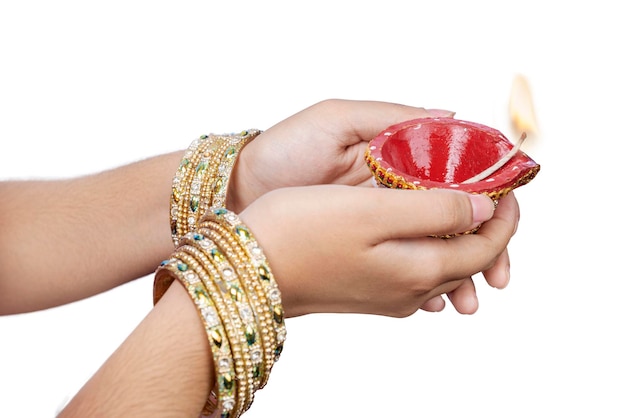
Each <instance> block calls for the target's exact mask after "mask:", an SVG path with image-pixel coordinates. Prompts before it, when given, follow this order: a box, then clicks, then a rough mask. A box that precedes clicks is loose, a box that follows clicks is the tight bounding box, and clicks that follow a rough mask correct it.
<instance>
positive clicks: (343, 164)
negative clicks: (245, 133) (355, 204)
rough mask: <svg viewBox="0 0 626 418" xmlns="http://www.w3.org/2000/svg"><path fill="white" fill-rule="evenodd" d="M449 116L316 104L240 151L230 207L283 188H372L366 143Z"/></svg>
mask: <svg viewBox="0 0 626 418" xmlns="http://www.w3.org/2000/svg"><path fill="white" fill-rule="evenodd" d="M452 115H453V112H449V111H446V110H426V109H423V108H416V107H410V106H404V105H400V104H393V103H384V102H375V101H352V100H338V99H334V100H326V101H323V102H320V103H317V104H315V105H313V106H311V107H309V108H307V109H304V110H303V111H301V112H299V113H296V114H295V115H293V116H291V117H289V118H287V119H285V120H284V121H282V122H280V123H278V124H277V125H275V126H273V127H271V128H270V129H268V130H266V131H265V132H263V133H262V134H261V135H259V137H257V138H256V139H254V140H253V141H252V142H251V143H249V144H248V145H246V146H245V147H244V148H243V150H242V151H241V154H240V155H239V158H238V162H237V165H236V166H235V169H234V172H233V175H232V178H231V181H230V190H229V192H228V194H229V205H228V206H229V208H231V209H232V210H234V211H235V212H240V211H241V210H243V209H244V208H245V207H246V206H248V205H249V204H250V203H251V202H253V201H254V200H255V199H257V198H258V197H259V196H262V195H263V194H265V193H267V192H269V191H271V190H274V189H278V188H281V187H292V186H308V185H317V184H346V185H352V186H355V185H361V184H362V185H370V184H371V183H370V181H371V178H372V176H371V173H370V172H369V170H368V169H367V167H366V165H365V159H364V156H365V148H366V146H367V143H368V142H369V140H371V139H372V138H373V137H374V136H376V135H377V134H378V133H380V132H381V131H382V130H383V129H385V128H387V127H388V126H390V125H393V124H396V123H399V122H402V121H405V120H410V119H415V118H424V117H443V116H447V117H450V116H452Z"/></svg>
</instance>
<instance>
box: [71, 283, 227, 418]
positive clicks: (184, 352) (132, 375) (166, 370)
mask: <svg viewBox="0 0 626 418" xmlns="http://www.w3.org/2000/svg"><path fill="white" fill-rule="evenodd" d="M213 376H214V371H213V363H212V359H211V355H210V348H209V343H208V341H207V338H206V332H205V331H204V328H203V325H202V323H201V321H200V318H199V317H198V314H197V312H196V309H195V307H194V304H193V303H192V302H191V301H190V299H189V296H188V295H187V293H186V291H185V289H184V288H183V287H182V286H181V285H180V284H179V283H178V282H177V281H174V283H173V284H172V285H171V287H170V289H169V290H168V291H167V292H166V294H165V295H164V296H163V298H162V299H161V300H160V301H159V303H157V304H156V306H155V308H154V309H153V310H152V312H151V313H150V314H149V315H148V316H147V317H146V319H144V321H143V322H142V323H141V324H140V325H139V326H138V327H137V329H136V330H135V331H134V332H133V333H132V334H131V335H130V336H129V337H128V338H127V340H126V341H125V342H124V343H123V344H122V345H121V346H120V348H119V349H118V350H117V351H116V352H115V353H114V354H113V355H112V356H111V357H110V358H109V359H108V360H107V361H106V363H105V364H104V365H103V366H102V367H101V368H100V369H99V370H98V372H97V373H96V374H95V375H94V376H93V377H92V378H91V379H90V380H89V382H88V383H87V384H86V385H85V386H84V387H83V388H82V389H81V390H80V391H79V393H78V394H77V395H76V396H75V397H74V399H73V400H72V401H71V402H70V403H69V405H68V406H67V407H66V408H65V410H64V411H63V412H62V413H61V415H59V417H65V418H68V417H100V416H107V417H122V416H124V417H127V416H132V417H138V418H139V417H150V418H157V417H171V416H177V417H193V416H196V417H197V416H198V415H199V413H200V410H201V409H202V407H203V406H204V403H205V401H206V398H207V395H208V393H209V388H210V387H212V386H213V385H214V383H215V381H214V380H215V379H214V377H213Z"/></svg>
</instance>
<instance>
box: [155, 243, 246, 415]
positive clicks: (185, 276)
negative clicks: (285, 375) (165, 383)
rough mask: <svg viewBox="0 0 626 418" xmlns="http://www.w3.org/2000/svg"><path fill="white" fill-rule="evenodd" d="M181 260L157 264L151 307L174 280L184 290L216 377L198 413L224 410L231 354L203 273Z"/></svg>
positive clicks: (180, 256)
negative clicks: (197, 318)
mask: <svg viewBox="0 0 626 418" xmlns="http://www.w3.org/2000/svg"><path fill="white" fill-rule="evenodd" d="M185 258H186V257H185V254H184V253H183V252H180V251H176V252H175V253H174V254H172V256H171V258H170V259H169V260H166V261H164V262H162V263H161V266H160V267H159V268H158V269H157V272H156V275H155V280H154V291H153V299H154V304H156V303H157V302H158V301H159V299H161V296H163V294H164V293H165V291H166V290H167V288H168V287H169V286H170V285H171V283H172V282H173V281H174V280H175V279H177V280H179V281H180V282H181V283H182V284H183V286H184V287H185V288H186V289H187V293H188V294H189V296H190V297H191V299H192V300H193V302H194V304H195V305H196V309H197V311H198V313H199V315H200V319H201V320H202V323H203V324H204V328H205V330H206V333H207V337H208V340H209V345H210V347H211V352H212V356H213V359H214V367H215V374H216V389H212V390H211V392H210V393H209V396H208V397H207V402H206V404H205V406H204V408H203V411H202V413H203V414H206V415H208V414H210V413H212V412H213V411H215V410H216V409H217V408H221V409H222V410H225V411H228V410H231V409H232V408H233V407H234V404H235V395H234V391H235V389H236V382H235V370H234V364H233V361H232V358H233V354H232V352H231V348H230V344H229V340H228V339H227V338H226V331H225V329H224V325H223V323H222V320H221V318H220V315H219V313H218V311H217V307H216V305H215V303H214V299H213V298H211V297H210V295H209V292H208V290H207V289H206V287H205V286H204V283H203V281H202V280H201V278H200V277H201V276H202V274H203V273H202V271H201V269H200V268H199V266H198V265H197V264H196V263H191V264H189V263H188V261H189V260H188V259H187V260H185ZM194 267H195V268H194ZM196 269H197V270H196ZM218 400H219V402H218Z"/></svg>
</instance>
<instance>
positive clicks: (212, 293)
mask: <svg viewBox="0 0 626 418" xmlns="http://www.w3.org/2000/svg"><path fill="white" fill-rule="evenodd" d="M259 133H260V131H257V130H249V131H244V132H242V133H240V134H229V135H206V136H202V137H200V138H199V139H197V140H196V141H194V142H193V143H192V144H191V146H190V147H189V149H188V150H187V153H186V154H185V156H184V157H183V159H182V161H181V164H180V167H179V169H178V171H177V173H176V176H175V177H174V180H173V184H172V197H171V207H170V208H171V218H170V220H171V226H172V239H173V241H174V243H175V245H176V249H175V251H174V252H173V254H172V255H171V257H170V258H169V259H168V260H165V261H164V262H163V263H161V265H160V266H159V267H158V268H157V270H156V273H155V279H154V290H153V302H154V304H156V303H157V302H158V301H159V299H160V298H161V297H162V296H163V294H164V293H165V291H166V290H167V289H168V287H169V286H170V285H171V284H172V282H173V281H174V280H178V281H180V283H181V284H182V285H183V286H184V287H185V288H186V289H187V292H188V293H189V296H190V298H191V300H192V301H193V303H194V304H195V306H196V309H197V311H198V315H199V316H200V318H201V320H202V322H203V324H204V328H205V330H206V334H207V338H208V341H209V346H210V348H211V353H210V354H211V356H212V358H213V364H214V369H215V376H216V384H215V387H214V388H212V390H211V393H209V394H208V397H207V402H206V404H205V407H204V409H203V411H202V414H203V415H210V414H212V413H213V412H215V411H216V410H219V411H220V414H221V415H220V416H221V417H222V418H236V417H239V416H240V415H241V414H243V413H244V412H245V411H247V410H248V409H249V408H250V406H251V404H252V402H253V400H254V394H255V392H256V391H257V390H258V389H261V388H263V387H264V386H265V384H266V383H267V381H268V379H269V375H270V372H271V370H272V367H273V365H274V363H275V362H276V361H277V360H278V358H279V357H280V354H281V352H282V348H283V344H284V342H285V338H286V329H285V324H284V314H283V308H282V302H281V294H280V290H279V289H278V286H277V284H276V281H275V280H274V277H273V275H272V272H271V269H270V266H269V264H268V261H267V259H266V258H265V255H264V253H263V250H262V249H261V247H260V246H259V245H258V243H257V241H256V239H255V238H254V236H253V234H252V232H251V231H250V230H249V229H248V227H247V226H246V225H244V224H243V223H242V222H241V220H240V219H239V217H238V216H237V215H236V214H235V213H233V212H231V211H229V210H227V209H225V208H224V202H225V200H226V190H227V187H228V179H229V176H230V173H231V171H232V168H233V166H234V163H235V159H236V158H237V155H238V153H239V151H240V150H241V148H242V147H243V146H244V145H245V144H246V143H247V142H249V141H250V140H251V139H253V138H254V137H256V136H257V135H259Z"/></svg>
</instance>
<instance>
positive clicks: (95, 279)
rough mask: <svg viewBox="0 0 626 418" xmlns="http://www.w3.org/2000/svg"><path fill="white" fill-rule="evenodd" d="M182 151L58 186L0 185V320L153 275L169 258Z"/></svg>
mask: <svg viewBox="0 0 626 418" xmlns="http://www.w3.org/2000/svg"><path fill="white" fill-rule="evenodd" d="M181 155H182V153H180V152H176V153H171V154H166V155H162V156H159V157H154V158H150V159H147V160H143V161H140V162H137V163H133V164H129V165H126V166H123V167H120V168H116V169H114V170H109V171H106V172H102V173H98V174H94V175H90V176H86V177H81V178H76V179H70V180H55V181H16V182H4V183H0V195H1V196H2V199H0V230H1V231H2V234H0V314H7V313H16V312H25V311H32V310H37V309H44V308H48V307H51V306H56V305H60V304H63V303H67V302H71V301H74V300H77V299H81V298H85V297H88V296H91V295H94V294H96V293H99V292H102V291H105V290H108V289H111V288H113V287H115V286H118V285H120V284H122V283H125V282H128V281H130V280H133V279H135V278H138V277H142V276H144V275H146V274H149V273H151V272H152V271H154V269H155V268H156V266H157V265H158V263H159V262H160V261H161V260H162V259H165V258H167V257H168V256H169V254H170V253H171V252H172V250H173V248H174V247H173V244H172V240H171V236H170V230H169V196H170V193H171V183H172V177H173V174H174V173H175V171H176V168H177V166H178V164H179V162H180V158H181Z"/></svg>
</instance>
